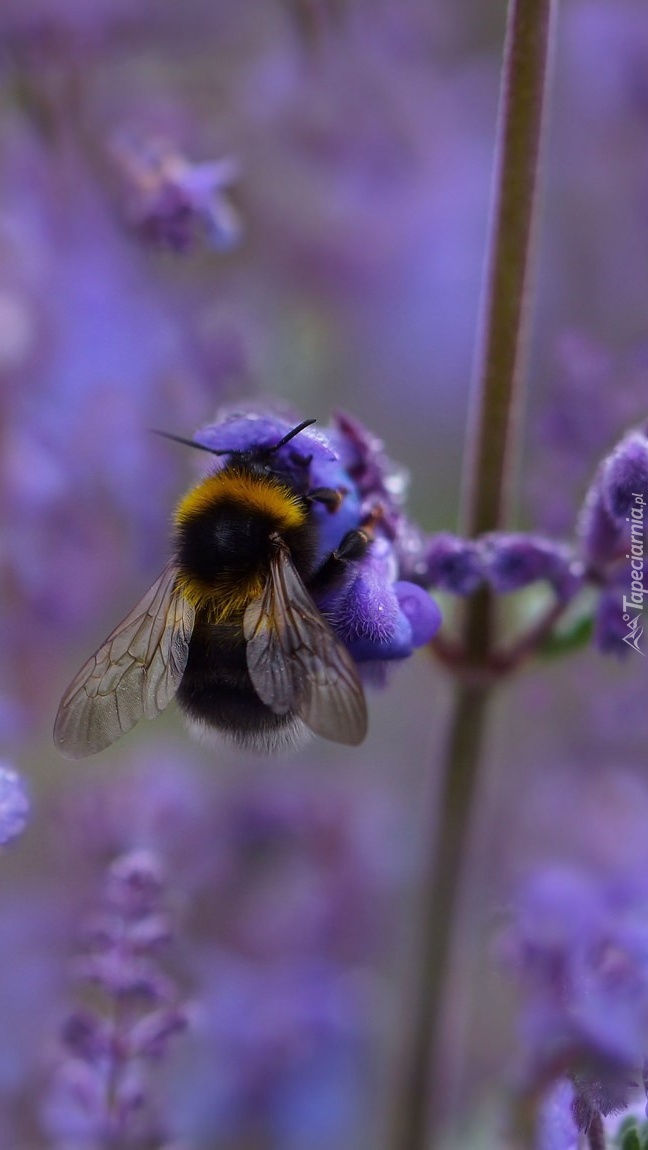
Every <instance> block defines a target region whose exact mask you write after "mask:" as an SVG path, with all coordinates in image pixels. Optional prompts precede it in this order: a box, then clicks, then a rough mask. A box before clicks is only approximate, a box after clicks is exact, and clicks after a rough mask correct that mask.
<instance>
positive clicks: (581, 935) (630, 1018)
mask: <svg viewBox="0 0 648 1150" xmlns="http://www.w3.org/2000/svg"><path fill="white" fill-rule="evenodd" d="M500 956H501V957H502V959H503V960H504V962H505V964H506V965H507V967H508V969H509V970H510V971H511V972H512V973H513V975H514V977H515V979H516V982H517V984H518V987H519V992H520V1007H519V1011H520V1014H519V1040H520V1054H521V1065H522V1067H523V1077H524V1079H525V1081H526V1082H527V1083H532V1082H533V1081H534V1080H536V1079H537V1080H539V1081H546V1079H547V1076H550V1077H554V1078H555V1077H561V1076H563V1075H569V1077H570V1078H571V1080H572V1082H573V1083H574V1086H575V1102H574V1113H575V1117H576V1119H577V1121H578V1122H579V1124H580V1126H581V1128H586V1127H587V1125H588V1123H589V1121H590V1119H591V1117H592V1115H594V1114H603V1115H605V1114H609V1113H613V1112H615V1111H618V1110H619V1109H622V1108H623V1107H624V1106H625V1105H626V1104H627V1100H628V1097H629V1092H630V1089H631V1087H632V1086H633V1084H636V1083H637V1082H638V1081H639V1080H640V1076H639V1068H640V1067H641V1066H642V1065H643V1060H644V1054H645V1052H646V1051H647V1050H648V919H647V917H646V901H645V898H644V897H642V896H641V895H640V894H639V893H638V892H637V890H635V889H633V888H631V887H630V886H628V887H627V888H624V887H623V886H621V885H620V884H619V883H618V882H617V881H608V882H606V881H605V879H604V878H603V877H602V876H601V875H596V876H593V875H590V874H588V873H587V872H585V871H580V870H578V869H577V868H576V867H572V868H561V867H558V866H555V867H553V868H546V869H545V870H543V871H540V872H538V873H537V874H535V875H534V876H532V877H531V878H530V879H529V880H528V881H527V883H526V885H525V886H524V888H523V890H522V891H521V893H520V895H519V897H518V898H517V899H516V902H515V906H514V908H513V911H512V915H511V919H510V922H509V924H508V927H506V928H505V930H504V931H503V934H502V936H501V938H500Z"/></svg>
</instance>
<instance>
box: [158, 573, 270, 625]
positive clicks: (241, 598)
mask: <svg viewBox="0 0 648 1150" xmlns="http://www.w3.org/2000/svg"><path fill="white" fill-rule="evenodd" d="M176 587H177V588H178V590H179V591H180V593H181V594H182V595H183V596H184V598H185V599H187V601H188V602H189V603H191V605H192V607H194V608H195V610H196V611H198V612H204V618H205V622H209V623H225V622H228V621H229V620H233V619H237V618H239V617H240V616H242V615H243V613H244V611H245V608H246V607H247V606H248V604H249V603H251V602H252V600H253V599H259V598H260V597H261V595H262V594H263V589H264V581H263V579H262V578H261V576H260V575H259V574H258V573H254V574H253V575H250V577H249V578H248V579H241V578H240V577H237V578H235V579H234V578H232V577H230V578H225V577H223V576H220V577H219V578H216V579H215V580H214V581H213V583H203V581H202V580H201V579H196V578H195V577H194V576H191V575H187V574H185V573H184V572H179V573H178V576H177V578H176Z"/></svg>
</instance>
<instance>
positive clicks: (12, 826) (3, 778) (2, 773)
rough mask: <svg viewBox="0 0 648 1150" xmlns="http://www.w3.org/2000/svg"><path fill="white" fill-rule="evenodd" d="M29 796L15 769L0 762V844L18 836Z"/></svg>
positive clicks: (23, 822) (3, 844) (26, 814)
mask: <svg viewBox="0 0 648 1150" xmlns="http://www.w3.org/2000/svg"><path fill="white" fill-rule="evenodd" d="M28 817H29V798H28V795H27V788H26V787H25V784H24V782H23V780H22V779H21V777H20V775H19V774H18V772H17V771H14V770H13V768H12V767H8V766H6V765H5V764H4V763H0V846H6V845H7V843H10V842H11V841H12V839H15V838H18V836H19V835H21V834H22V832H23V831H24V829H25V826H26V825H27V819H28Z"/></svg>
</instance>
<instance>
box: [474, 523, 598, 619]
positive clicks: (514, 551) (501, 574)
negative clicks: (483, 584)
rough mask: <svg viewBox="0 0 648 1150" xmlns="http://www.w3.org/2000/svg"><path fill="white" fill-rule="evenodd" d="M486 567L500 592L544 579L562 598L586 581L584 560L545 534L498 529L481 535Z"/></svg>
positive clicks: (492, 584) (493, 586)
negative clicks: (579, 560)
mask: <svg viewBox="0 0 648 1150" xmlns="http://www.w3.org/2000/svg"><path fill="white" fill-rule="evenodd" d="M481 542H482V546H483V554H484V570H485V575H486V578H487V579H488V582H489V583H490V584H491V586H492V588H493V590H494V591H496V592H497V593H498V594H506V593H507V592H509V591H517V590H520V589H521V588H523V587H527V586H528V585H529V584H530V583H536V582H538V580H540V579H543V580H546V581H547V582H548V583H550V584H551V586H552V587H553V589H554V591H555V592H556V595H557V596H558V598H559V599H560V600H562V601H565V602H566V601H568V600H569V599H571V598H573V596H574V595H575V594H576V592H577V591H578V590H579V589H580V587H581V586H582V583H583V574H582V570H581V564H579V562H578V561H577V559H576V557H575V556H574V554H573V551H572V549H571V548H570V547H568V546H567V545H566V544H563V543H557V542H555V540H552V539H547V538H545V537H544V536H542V535H532V534H522V533H519V534H506V533H504V532H496V533H493V534H492V535H487V536H484V538H483V539H482V541H481Z"/></svg>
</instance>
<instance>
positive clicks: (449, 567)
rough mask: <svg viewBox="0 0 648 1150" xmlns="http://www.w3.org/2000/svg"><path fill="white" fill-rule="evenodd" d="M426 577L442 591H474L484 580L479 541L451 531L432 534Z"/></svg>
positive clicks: (426, 560)
mask: <svg viewBox="0 0 648 1150" xmlns="http://www.w3.org/2000/svg"><path fill="white" fill-rule="evenodd" d="M424 563H425V581H426V583H429V585H430V587H436V588H438V589H439V591H449V592H451V594H453V595H472V594H473V592H474V591H476V590H477V588H478V587H479V586H480V585H481V584H482V583H483V581H484V557H483V554H482V549H481V546H480V544H479V543H475V542H473V541H472V540H470V539H462V538H461V537H460V536H458V535H451V534H450V532H447V531H444V532H440V533H439V534H438V535H433V536H432V538H431V540H430V542H429V543H428V544H427V547H426V549H425V560H424Z"/></svg>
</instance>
